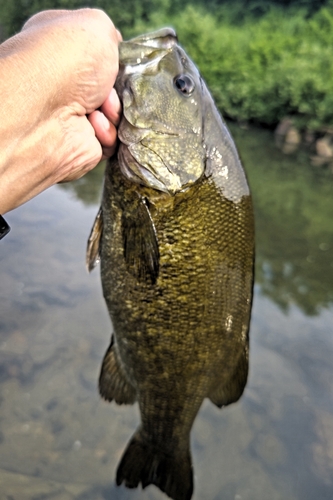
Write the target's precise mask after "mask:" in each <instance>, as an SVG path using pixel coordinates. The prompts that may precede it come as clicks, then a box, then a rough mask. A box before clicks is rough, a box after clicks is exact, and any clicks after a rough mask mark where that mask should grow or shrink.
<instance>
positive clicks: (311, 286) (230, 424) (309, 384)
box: [0, 127, 333, 500]
mask: <svg viewBox="0 0 333 500" xmlns="http://www.w3.org/2000/svg"><path fill="white" fill-rule="evenodd" d="M232 132H233V134H234V136H235V139H236V142H237V145H238V147H239V150H240V152H241V156H242V158H243V161H244V164H245V166H246V170H247V173H248V177H249V180H250V184H251V187H252V192H253V197H254V202H255V210H256V239H257V264H256V285H255V298H254V306H253V315H252V322H251V352H250V377H249V382H248V385H247V388H246V390H245V393H244V396H243V397H242V399H241V400H240V401H239V402H238V403H236V404H234V405H232V406H230V407H228V408H225V409H223V410H222V411H221V410H218V409H217V408H216V407H214V406H213V405H212V404H211V403H209V402H208V401H207V402H205V403H204V405H203V407H202V409H201V410H200V413H199V415H198V417H197V419H196V421H195V424H194V427H193V430H192V439H191V442H192V450H193V461H194V468H195V493H194V496H193V499H194V500H202V499H203V498H205V499H208V500H254V499H255V500H267V499H270V500H286V499H288V500H298V499H299V500H301V499H302V500H313V499H314V498H318V499H320V500H326V499H331V498H332V497H333V339H332V324H333V308H332V302H333V253H332V250H333V229H332V208H333V196H332V195H333V178H332V174H330V173H329V172H326V171H325V170H321V169H315V168H314V167H311V165H310V163H309V160H308V155H307V153H306V152H300V153H298V154H296V155H293V156H284V155H283V154H282V153H280V152H279V151H278V150H277V149H276V148H275V146H274V141H273V137H272V135H271V134H270V133H269V132H267V131H260V130H252V129H250V130H242V129H238V128H236V127H232ZM102 175H103V166H101V167H99V168H98V169H95V170H94V172H92V173H91V174H89V175H88V176H86V177H85V178H84V179H82V180H80V181H78V182H76V183H71V184H68V185H62V186H56V187H54V188H51V189H50V190H48V191H47V192H45V193H43V194H42V195H41V196H39V197H38V198H37V199H35V200H32V201H31V202H29V203H27V204H26V205H24V206H23V207H21V208H19V209H17V210H15V211H13V212H12V213H10V214H8V216H7V219H8V222H9V223H10V225H11V226H12V231H11V233H10V235H8V236H7V237H6V238H5V239H4V240H3V241H2V242H1V246H0V265H1V275H0V276H1V278H0V280H1V281H0V500H42V499H43V500H44V499H52V500H72V499H76V500H85V499H87V500H108V499H110V500H111V499H112V500H127V499H128V500H137V499H142V500H162V499H163V498H166V497H165V495H163V494H162V493H161V492H160V491H159V490H158V489H157V488H155V487H154V486H150V487H148V488H147V489H146V490H144V491H142V490H141V489H139V490H127V489H126V488H124V487H120V488H117V487H116V486H115V484H114V473H115V469H116V466H117V463H118V461H119V459H120V456H121V454H122V452H123V450H124V448H125V446H126V444H127V442H128V439H129V437H130V435H131V434H132V433H133V431H134V429H135V427H136V426H137V424H138V421H139V415H138V410H137V407H136V406H134V407H118V406H116V405H115V404H107V403H105V402H103V401H101V400H100V399H99V396H98V392H97V378H98V374H99V367H100V363H101V360H102V357H103V355H104V352H105V349H106V347H107V346H108V343H109V338H110V334H111V325H110V321H109V318H108V314H107V311H106V307H105V305H104V302H103V298H102V293H101V286H100V280H99V273H98V271H96V270H95V271H94V272H93V273H92V274H91V275H88V274H87V272H86V270H85V265H84V260H85V245H86V239H87V236H88V234H89V231H90V228H91V225H92V223H93V220H94V217H95V214H96V212H97V207H98V200H99V193H100V189H101V183H102Z"/></svg>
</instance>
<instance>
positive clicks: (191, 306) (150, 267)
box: [87, 28, 254, 500]
mask: <svg viewBox="0 0 333 500" xmlns="http://www.w3.org/2000/svg"><path fill="white" fill-rule="evenodd" d="M116 89H117V92H118V94H119V97H120V99H121V101H122V105H123V118H122V121H121V124H120V127H119V139H120V145H119V149H118V153H117V154H116V155H115V156H113V157H112V158H111V159H110V160H109V162H108V165H107V168H106V172H105V184H104V192H103V199H102V204H101V208H100V211H99V213H98V215H97V218H96V221H95V224H94V227H93V229H92V232H91V235H90V238H89V241H88V250H87V264H88V268H89V270H91V269H92V268H93V267H94V265H95V263H96V262H97V261H98V260H99V259H100V261H101V279H102V287H103V294H104V298H105V301H106V304H107V307H108V310H109V313H110V317H111V320H112V323H113V327H114V332H113V335H112V338H111V343H110V346H109V348H108V350H107V352H106V354H105V357H104V360H103V363H102V368H101V374H100V379H99V390H100V394H101V396H102V397H103V398H104V399H106V400H107V401H112V400H114V401H115V402H116V403H118V404H133V403H134V402H138V404H139V409H140V414H141V425H140V427H139V428H138V430H137V431H136V433H135V434H134V436H133V437H132V439H131V441H130V443H129V445H128V446H127V449H126V451H125V453H124V455H123V457H122V459H121V462H120V465H119V466H118V470H117V475H116V482H117V484H118V485H119V484H121V483H125V485H126V486H127V487H130V488H135V487H137V486H138V485H139V484H140V483H141V484H142V487H143V488H145V487H146V486H148V485H149V484H155V485H156V486H158V487H159V488H160V489H161V490H162V491H163V492H165V493H166V494H167V495H168V496H169V497H171V498H172V499H174V500H189V499H190V498H191V496H192V492H193V471H192V462H191V454H190V431H191V427H192V424H193V421H194V419H195V417H196V415H197V413H198V411H199V408H200V406H201V404H202V401H203V399H204V398H206V397H207V398H210V400H211V401H212V402H213V403H214V404H215V405H217V406H218V407H222V406H225V405H228V404H230V403H233V402H235V401H237V400H238V399H239V397H240V396H241V394H242V392H243V390H244V387H245V384H246V380H247V373H248V355H249V336H248V329H249V321H250V313H251V302H252V285H253V261H254V222H253V210H252V202H251V197H250V192H249V188H248V184H247V181H246V177H245V174H244V171H243V168H242V166H241V162H240V160H239V157H238V154H237V151H236V148H235V145H234V143H233V140H232V138H231V136H230V134H229V132H228V130H227V127H226V125H225V123H224V122H223V120H222V118H221V116H220V115H219V113H218V111H217V109H216V107H215V105H214V102H213V100H212V97H211V96H210V94H209V92H208V90H207V87H206V85H205V83H204V81H203V80H202V78H201V77H200V74H199V72H198V70H197V68H196V67H195V65H194V64H193V62H192V61H191V60H190V59H189V58H188V56H187V55H186V53H185V52H184V50H183V49H182V48H181V47H180V46H179V45H178V42H177V37H176V34H175V32H174V31H173V30H172V29H170V28H165V29H162V30H160V31H157V32H154V33H149V34H147V35H142V36H140V37H137V38H134V39H132V40H130V41H128V42H122V43H121V44H120V72H119V75H118V78H117V82H116Z"/></svg>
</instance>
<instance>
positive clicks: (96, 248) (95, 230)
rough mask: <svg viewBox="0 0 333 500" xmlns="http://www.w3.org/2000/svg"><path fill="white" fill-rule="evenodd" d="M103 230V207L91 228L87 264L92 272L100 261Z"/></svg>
mask: <svg viewBox="0 0 333 500" xmlns="http://www.w3.org/2000/svg"><path fill="white" fill-rule="evenodd" d="M102 232H103V213H102V207H101V208H100V209H99V211H98V213H97V215H96V219H95V222H94V225H93V227H92V229H91V233H90V236H89V239H88V243H87V252H86V266H87V269H88V271H89V272H91V271H92V270H93V269H94V267H96V266H97V264H98V263H99V261H100V244H101V237H102Z"/></svg>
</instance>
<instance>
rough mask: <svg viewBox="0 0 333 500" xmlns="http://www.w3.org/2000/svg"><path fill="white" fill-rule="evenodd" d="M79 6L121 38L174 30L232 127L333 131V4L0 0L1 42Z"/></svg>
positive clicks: (329, 0) (308, 0) (309, 0)
mask: <svg viewBox="0 0 333 500" xmlns="http://www.w3.org/2000/svg"><path fill="white" fill-rule="evenodd" d="M82 6H93V7H99V8H101V9H103V10H105V11H106V12H107V13H108V14H109V16H110V17H111V18H112V19H113V21H114V22H115V24H116V25H117V26H118V27H119V28H120V30H121V31H122V32H123V34H124V37H125V38H128V37H129V36H131V35H133V34H138V33H142V32H145V31H147V30H150V29H153V30H155V29H157V28H158V27H161V26H165V25H172V26H174V27H175V28H176V29H177V32H178V35H179V38H180V42H181V44H182V45H183V46H184V47H185V48H186V50H187V51H188V52H189V54H190V55H191V57H192V58H193V60H194V61H195V62H196V64H197V65H198V67H199V68H200V71H201V73H202V75H203V76H204V78H205V79H206V80H207V83H208V86H209V87H210V89H211V90H212V93H213V95H214V98H215V99H216V102H217V104H218V106H219V107H220V109H221V110H222V113H223V114H224V115H226V116H228V117H230V118H232V119H235V120H238V121H240V122H244V121H254V122H257V123H261V124H266V125H269V126H273V125H275V124H276V123H277V122H278V121H279V120H280V119H281V118H282V117H284V116H286V115H288V116H291V117H293V118H294V121H295V124H296V126H298V127H299V128H310V129H314V130H316V129H319V128H320V127H322V126H325V125H329V126H332V125H333V88H332V81H333V78H332V77H333V58H332V55H331V54H332V50H333V0H316V1H314V0H298V1H296V0H235V1H233V2H231V1H230V0H229V1H227V0H205V1H204V0H182V1H180V0H112V1H111V0H14V1H12V2H8V1H7V0H0V23H1V27H2V36H9V35H12V34H13V33H15V32H17V31H19V30H20V28H21V26H22V24H23V23H24V21H25V20H26V19H27V18H28V17H30V16H31V15H32V14H33V13H35V12H37V11H40V10H43V9H48V8H79V7H82ZM0 35H1V30H0Z"/></svg>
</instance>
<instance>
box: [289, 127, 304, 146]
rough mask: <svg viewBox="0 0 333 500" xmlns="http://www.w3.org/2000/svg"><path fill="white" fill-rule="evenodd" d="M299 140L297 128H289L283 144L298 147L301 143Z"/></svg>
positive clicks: (299, 135)
mask: <svg viewBox="0 0 333 500" xmlns="http://www.w3.org/2000/svg"><path fill="white" fill-rule="evenodd" d="M301 140H302V138H301V134H300V133H299V131H298V130H297V128H296V127H294V126H292V127H290V128H289V129H288V132H287V133H286V136H285V142H286V143H287V144H295V145H296V146H298V145H299V144H300V143H301Z"/></svg>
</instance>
